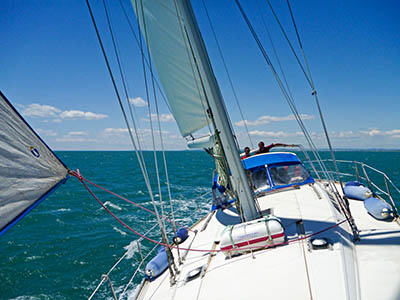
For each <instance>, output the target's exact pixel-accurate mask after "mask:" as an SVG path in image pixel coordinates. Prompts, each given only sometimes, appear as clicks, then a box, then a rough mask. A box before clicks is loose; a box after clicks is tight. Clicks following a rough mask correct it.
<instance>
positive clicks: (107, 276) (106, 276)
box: [88, 191, 211, 300]
mask: <svg viewBox="0 0 400 300" xmlns="http://www.w3.org/2000/svg"><path fill="white" fill-rule="evenodd" d="M209 194H211V191H209V192H206V193H204V194H202V195H200V196H199V197H198V198H204V197H206V196H207V195H209ZM194 203H195V211H194V214H196V215H202V214H203V213H204V211H202V210H201V209H200V207H198V205H197V203H196V201H195V202H194ZM176 212H177V213H179V210H177V211H176ZM192 217H193V216H192ZM192 226H193V225H192ZM156 231H157V233H159V228H158V224H157V223H156V224H155V225H153V226H152V227H151V228H150V229H149V230H147V231H146V233H145V234H143V236H144V237H140V238H138V239H137V240H136V245H137V252H138V253H139V256H140V258H139V263H138V266H137V267H136V269H135V271H134V272H133V275H132V276H131V277H130V279H129V281H128V283H127V284H125V286H124V288H123V290H122V292H119V293H118V291H116V289H115V287H114V286H113V282H112V280H111V278H110V275H111V273H112V272H113V271H114V270H115V269H116V268H117V266H118V265H119V264H120V263H121V262H122V261H123V260H124V259H125V258H126V257H127V256H128V253H129V251H130V249H128V250H127V251H126V252H125V253H124V254H123V255H122V256H121V257H120V258H119V259H118V260H117V261H116V263H115V264H114V265H113V266H112V267H111V268H110V270H109V271H108V272H107V273H106V274H102V275H101V280H100V282H99V283H98V284H97V286H96V288H95V289H94V291H93V292H92V294H91V295H90V296H89V297H88V300H92V299H93V298H94V296H95V295H96V294H97V293H98V291H99V289H100V287H101V286H102V285H103V284H104V283H106V282H108V283H109V285H110V289H111V295H112V298H113V299H114V300H121V299H123V298H124V296H126V293H127V291H128V289H129V287H131V286H132V283H133V281H134V279H135V278H136V276H137V274H138V273H139V272H140V270H141V269H143V271H144V265H145V263H146V262H148V261H149V258H150V256H151V254H152V253H153V252H154V250H156V249H157V248H158V247H159V245H158V244H155V245H154V246H153V247H152V248H151V249H150V250H149V251H148V252H147V253H143V252H144V250H143V249H144V247H143V245H142V242H143V241H145V237H149V236H155V235H156V234H157V233H156ZM170 234H172V233H171V232H170ZM160 242H161V241H160ZM117 294H118V296H117Z"/></svg>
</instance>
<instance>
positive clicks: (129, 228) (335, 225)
mask: <svg viewBox="0 0 400 300" xmlns="http://www.w3.org/2000/svg"><path fill="white" fill-rule="evenodd" d="M74 176H75V175H74ZM75 177H76V178H77V179H78V180H79V181H80V182H81V183H82V184H83V186H84V187H85V188H86V190H87V191H88V192H89V193H90V194H91V195H92V197H93V198H94V199H95V200H96V201H97V202H98V203H99V204H100V205H101V206H102V207H103V208H104V209H105V210H106V211H107V212H108V213H109V214H110V215H111V216H112V217H113V218H114V219H115V220H116V221H118V223H120V224H121V225H122V226H124V227H125V228H127V229H128V230H129V231H131V232H133V233H134V234H136V235H138V236H140V237H141V238H143V239H145V240H147V241H149V242H152V243H154V244H157V245H160V246H164V247H166V248H169V249H177V248H178V247H177V246H172V245H170V244H166V243H162V242H159V241H156V240H154V239H152V238H149V237H147V236H145V235H143V234H141V233H139V232H137V231H136V230H134V229H133V228H131V227H130V226H129V225H128V224H126V223H125V222H124V221H122V220H121V219H119V218H118V217H117V216H116V215H115V214H113V213H112V212H111V211H110V210H109V209H108V208H107V207H106V206H105V205H104V203H103V202H101V201H100V199H99V198H98V197H97V196H96V195H95V194H94V193H93V191H92V190H91V189H90V188H89V187H88V186H87V184H86V183H85V182H84V180H83V179H82V177H81V176H79V175H76V176H75ZM346 221H347V220H346V219H343V220H341V221H339V222H337V223H335V224H333V225H331V226H328V227H326V228H324V229H321V230H319V231H317V232H313V233H310V234H308V235H304V237H300V238H296V239H292V240H287V241H285V242H282V243H276V244H269V245H268V247H275V246H283V245H289V244H292V243H294V242H298V241H302V240H305V239H308V238H310V237H312V236H315V235H318V234H321V233H323V232H325V231H328V230H331V229H333V228H336V227H338V226H340V225H341V224H343V223H344V222H346ZM262 248H264V246H255V247H246V248H241V249H242V250H251V249H252V250H257V249H262ZM179 249H180V250H184V251H194V252H222V250H221V249H219V250H216V249H214V250H213V249H192V248H181V247H179Z"/></svg>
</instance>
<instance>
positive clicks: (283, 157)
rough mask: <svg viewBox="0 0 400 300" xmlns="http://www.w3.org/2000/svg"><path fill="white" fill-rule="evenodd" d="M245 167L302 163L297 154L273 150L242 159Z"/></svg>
mask: <svg viewBox="0 0 400 300" xmlns="http://www.w3.org/2000/svg"><path fill="white" fill-rule="evenodd" d="M242 163H243V167H244V168H245V169H246V170H249V169H252V168H255V167H258V166H263V165H272V164H281V163H283V164H285V163H289V164H293V163H301V162H300V160H299V158H298V157H297V155H296V154H294V153H290V152H271V153H263V154H258V155H253V156H250V157H248V158H245V159H243V160H242Z"/></svg>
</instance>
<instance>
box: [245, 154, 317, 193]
mask: <svg viewBox="0 0 400 300" xmlns="http://www.w3.org/2000/svg"><path fill="white" fill-rule="evenodd" d="M242 162H243V166H244V167H245V169H246V172H247V175H248V180H249V183H250V185H251V187H252V188H253V190H254V191H255V192H256V193H259V192H265V191H268V190H274V189H279V188H283V187H288V186H293V185H303V184H307V183H312V182H314V179H313V178H312V177H311V175H310V174H309V173H308V171H307V170H306V169H305V168H304V166H303V164H302V163H301V162H300V160H299V159H298V158H297V156H296V155H295V154H294V153H279V152H273V153H266V154H259V155H256V156H251V157H249V158H246V159H244V160H243V161H242Z"/></svg>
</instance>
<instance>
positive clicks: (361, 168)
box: [304, 159, 400, 216]
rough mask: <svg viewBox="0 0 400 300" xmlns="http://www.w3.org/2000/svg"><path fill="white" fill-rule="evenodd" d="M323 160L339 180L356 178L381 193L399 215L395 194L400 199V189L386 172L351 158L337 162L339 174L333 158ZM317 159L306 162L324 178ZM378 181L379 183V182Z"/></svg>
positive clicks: (330, 173)
mask: <svg viewBox="0 0 400 300" xmlns="http://www.w3.org/2000/svg"><path fill="white" fill-rule="evenodd" d="M322 162H323V163H324V165H325V166H326V167H327V169H328V171H327V172H328V173H329V175H330V176H331V177H332V178H333V179H334V180H337V181H339V179H342V180H343V181H349V179H350V180H356V181H358V182H360V183H362V184H364V185H365V186H367V187H368V188H369V189H370V190H371V191H372V192H373V193H375V194H379V196H380V197H381V198H382V199H383V200H385V201H386V202H388V203H389V204H390V205H391V206H392V209H393V211H394V212H395V214H396V216H398V210H397V207H396V204H395V202H394V195H397V198H396V199H399V200H400V189H399V188H398V187H397V186H396V185H395V184H394V183H393V181H392V180H391V179H390V178H389V176H387V175H386V174H385V173H384V172H382V171H380V170H378V169H376V168H374V167H371V166H369V165H367V164H365V163H363V162H359V161H351V160H339V159H337V160H336V162H337V164H338V165H339V166H340V167H339V176H340V178H338V174H337V173H336V172H335V171H333V168H332V164H333V161H332V159H323V160H322ZM315 163H316V161H311V160H306V161H304V164H305V165H306V166H307V165H310V166H313V167H312V170H309V171H310V172H311V173H312V174H313V173H315V172H317V174H316V175H318V177H319V178H321V177H322V178H324V176H323V175H324V174H323V173H324V172H323V171H322V170H317V169H316V164H315ZM321 175H322V176H321ZM377 182H378V183H377Z"/></svg>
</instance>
